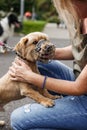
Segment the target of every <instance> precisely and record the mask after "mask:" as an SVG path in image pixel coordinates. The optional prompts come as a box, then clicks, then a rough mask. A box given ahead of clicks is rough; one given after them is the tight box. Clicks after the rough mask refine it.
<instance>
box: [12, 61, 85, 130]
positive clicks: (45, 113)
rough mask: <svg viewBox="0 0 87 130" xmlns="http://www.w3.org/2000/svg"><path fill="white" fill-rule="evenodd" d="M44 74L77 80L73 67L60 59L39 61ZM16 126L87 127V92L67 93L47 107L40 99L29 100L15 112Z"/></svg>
mask: <svg viewBox="0 0 87 130" xmlns="http://www.w3.org/2000/svg"><path fill="white" fill-rule="evenodd" d="M38 68H39V70H40V72H41V74H43V75H47V76H50V77H54V78H58V79H64V80H70V81H73V80H75V76H74V74H73V71H72V69H70V68H69V67H67V66H65V65H64V64H62V63H60V62H58V61H52V62H50V63H48V64H42V63H38ZM11 126H12V128H13V130H87V96H85V95H82V96H65V97H63V98H61V99H57V100H55V106H54V107H52V108H46V107H44V106H42V105H40V104H38V103H32V104H26V105H25V106H22V107H20V108H18V109H16V110H14V111H13V113H12V114H11Z"/></svg>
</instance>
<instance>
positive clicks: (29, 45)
mask: <svg viewBox="0 0 87 130" xmlns="http://www.w3.org/2000/svg"><path fill="white" fill-rule="evenodd" d="M14 50H15V51H16V52H17V54H18V55H19V56H20V57H21V58H23V59H26V60H27V61H31V62H36V61H37V60H38V61H41V62H44V63H46V62H48V60H49V59H52V58H53V56H54V53H55V47H54V45H53V44H52V43H51V42H50V41H49V39H48V36H47V35H46V34H44V33H41V32H34V33H30V34H28V35H27V36H25V37H23V38H21V39H20V41H19V43H18V44H17V45H16V46H15V49H14Z"/></svg>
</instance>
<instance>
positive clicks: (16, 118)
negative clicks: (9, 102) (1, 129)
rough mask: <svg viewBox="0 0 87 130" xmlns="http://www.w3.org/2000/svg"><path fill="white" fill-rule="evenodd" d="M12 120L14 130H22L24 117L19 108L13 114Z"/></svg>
mask: <svg viewBox="0 0 87 130" xmlns="http://www.w3.org/2000/svg"><path fill="white" fill-rule="evenodd" d="M10 120H11V127H12V128H13V130H22V122H23V115H22V112H21V108H18V109H16V110H14V111H13V112H12V114H11V118H10Z"/></svg>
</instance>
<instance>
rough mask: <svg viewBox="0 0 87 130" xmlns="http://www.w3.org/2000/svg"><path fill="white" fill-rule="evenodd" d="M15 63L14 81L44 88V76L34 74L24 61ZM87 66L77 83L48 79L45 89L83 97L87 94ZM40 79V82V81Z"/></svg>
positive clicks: (12, 70) (11, 72)
mask: <svg viewBox="0 0 87 130" xmlns="http://www.w3.org/2000/svg"><path fill="white" fill-rule="evenodd" d="M17 62H18V64H19V65H18V64H16V63H13V66H12V67H11V68H10V71H9V73H10V75H11V76H12V78H11V79H12V80H16V81H22V82H26V83H31V84H33V85H35V86H37V87H40V88H41V87H42V84H43V82H44V76H42V75H39V74H36V73H34V72H32V70H31V69H30V68H29V67H28V66H27V65H26V64H25V63H24V62H22V61H20V60H18V61H17ZM86 72H87V66H86V67H85V68H84V69H83V71H82V72H81V74H80V76H79V77H78V78H77V80H76V81H66V80H61V79H54V78H49V77H48V78H47V80H46V84H45V87H46V88H47V89H48V90H51V91H54V92H58V93H60V94H66V95H82V94H86V93H87V73H86ZM38 79H40V80H38Z"/></svg>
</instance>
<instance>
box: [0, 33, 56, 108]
mask: <svg viewBox="0 0 87 130" xmlns="http://www.w3.org/2000/svg"><path fill="white" fill-rule="evenodd" d="M14 50H15V51H16V53H17V55H18V56H19V57H21V58H22V59H23V60H24V61H25V62H26V64H28V65H29V66H30V67H31V69H32V71H34V72H35V73H39V71H38V69H37V65H36V61H37V60H41V57H42V60H41V61H42V62H47V60H48V59H46V58H43V54H44V55H45V54H46V55H47V56H49V55H50V56H51V57H53V55H54V52H55V48H54V45H53V44H52V43H50V41H49V39H48V37H47V35H46V34H44V33H41V32H34V33H30V34H28V35H26V36H25V37H23V38H21V39H20V41H19V43H18V44H17V45H16V46H15V48H14ZM24 97H29V98H32V99H34V100H35V101H37V102H38V103H41V104H42V105H44V106H45V107H52V106H53V105H54V102H53V100H52V99H56V98H58V96H52V95H50V94H49V93H48V91H47V90H46V89H42V88H41V89H40V88H38V87H35V86H32V85H29V84H27V83H22V82H16V81H12V80H11V79H10V75H9V73H8V72H7V73H6V74H5V75H4V76H3V77H2V78H1V79H0V108H1V110H3V106H4V105H5V104H6V103H8V102H10V101H12V100H18V99H21V98H24Z"/></svg>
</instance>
